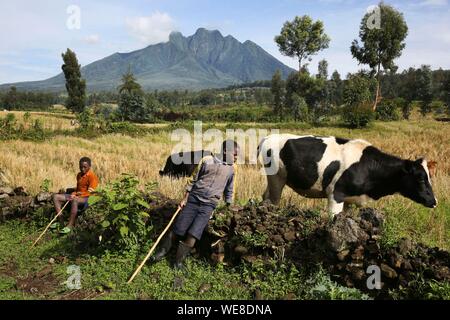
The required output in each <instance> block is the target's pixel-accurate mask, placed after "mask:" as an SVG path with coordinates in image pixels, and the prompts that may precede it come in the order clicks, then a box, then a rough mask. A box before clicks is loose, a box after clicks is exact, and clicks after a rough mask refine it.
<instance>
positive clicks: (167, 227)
mask: <svg viewBox="0 0 450 320" xmlns="http://www.w3.org/2000/svg"><path fill="white" fill-rule="evenodd" d="M180 210H181V207H180V206H179V207H178V209H177V211H175V213H174V214H173V216H172V219H170V221H169V223H168V224H167V226H166V228H165V229H164V231H163V232H162V233H161V234H160V235H159V237H158V239H156V242H155V244H154V245H153V246H152V247H151V249H150V251H149V252H148V254H147V256H146V257H145V258H144V260H143V261H142V263H141V264H140V265H139V267H138V268H137V269H136V271H135V272H134V273H133V275H132V276H131V278H130V280H128V282H127V283H128V284H129V283H131V281H133V279H134V277H136V275H137V274H138V273H139V271H141V269H142V267H143V266H144V264H145V262H147V260H148V258H150V256H151V255H152V253H153V251H154V250H155V248H156V246H157V245H158V243H159V241H161V239H162V237H163V236H164V235H165V234H166V232H167V230H169V228H170V226H171V225H172V223H173V221H174V220H175V217H176V216H177V214H178V213H179V212H180Z"/></svg>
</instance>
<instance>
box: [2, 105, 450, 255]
mask: <svg viewBox="0 0 450 320" xmlns="http://www.w3.org/2000/svg"><path fill="white" fill-rule="evenodd" d="M35 116H42V117H44V118H45V119H46V121H50V123H52V121H55V124H56V123H58V121H60V122H63V123H65V122H66V121H69V120H68V119H60V118H52V116H50V115H41V114H40V115H34V114H33V115H32V118H33V117H35ZM54 119H56V120H54ZM64 125H65V124H63V126H64ZM281 131H282V132H291V133H297V134H317V135H336V136H341V137H347V138H363V139H366V140H368V141H369V142H371V143H372V144H373V145H375V146H376V147H379V148H381V149H382V150H384V151H387V152H390V153H392V154H395V155H398V156H401V157H404V158H411V159H414V158H417V157H419V156H426V157H427V159H433V160H436V161H438V173H437V176H436V177H435V179H434V190H435V193H436V196H437V198H438V200H439V203H440V204H439V206H438V208H437V209H435V210H434V211H433V214H432V215H431V214H430V210H428V209H425V208H423V207H421V206H420V205H418V204H415V203H412V202H411V201H409V200H407V199H404V198H402V197H400V196H393V197H387V198H385V199H382V200H381V201H379V202H377V203H376V204H375V205H376V206H377V207H383V208H385V210H386V211H387V212H389V214H390V215H391V217H392V218H393V219H394V220H393V222H395V223H397V224H400V225H399V230H404V232H405V235H415V234H419V236H418V237H419V238H420V239H421V240H424V241H427V242H428V243H432V244H436V245H439V246H441V247H449V246H450V242H449V240H447V239H448V236H449V235H450V234H449V231H450V227H449V223H450V212H449V211H450V197H449V195H448V193H449V191H450V148H449V145H450V143H449V142H450V126H449V125H448V124H445V123H440V122H436V121H433V120H412V121H409V122H406V121H400V122H392V123H376V124H375V125H374V126H373V127H372V128H369V129H364V130H348V129H344V128H328V127H325V128H314V129H311V130H308V132H305V131H297V130H281ZM173 145H175V143H171V142H170V133H168V132H164V131H161V132H160V133H158V134H154V135H147V136H144V137H140V138H131V137H128V136H123V135H106V136H102V137H99V138H97V139H94V140H86V139H82V138H76V137H65V136H58V137H55V138H53V139H51V140H49V141H45V142H40V143H36V142H27V141H20V140H15V141H7V142H1V144H0V170H2V171H3V176H4V178H5V179H6V180H7V183H8V184H10V185H13V186H18V185H23V186H26V187H27V189H28V190H29V191H30V192H32V193H34V192H37V191H38V190H39V186H40V185H41V183H42V181H43V180H44V179H51V180H52V181H53V189H54V190H55V191H56V190H59V189H60V188H65V187H70V186H73V185H74V183H75V175H76V173H77V165H78V163H77V162H78V159H79V158H80V157H82V156H89V157H91V158H92V159H93V162H94V170H95V172H97V174H98V175H99V177H100V179H101V183H106V182H108V181H111V180H113V179H116V178H117V177H118V176H119V175H120V173H123V172H128V173H134V174H136V175H137V176H138V177H139V179H140V180H141V181H142V182H143V183H144V182H147V181H157V182H158V183H159V186H160V191H161V192H162V193H163V194H165V195H167V196H170V197H172V198H178V199H180V198H181V197H182V194H183V190H184V184H185V180H183V179H182V180H171V179H168V178H161V177H159V174H158V171H159V169H160V168H162V167H163V166H164V161H165V159H166V157H167V156H168V155H169V154H170V153H171V150H172V147H173ZM0 172H1V171H0ZM265 186H266V182H265V177H264V176H261V175H260V174H259V173H258V171H257V169H256V168H255V167H254V166H249V165H245V166H242V167H241V168H240V169H239V175H238V178H237V190H236V197H237V200H240V201H246V200H248V199H250V198H259V199H260V198H261V195H262V193H263V191H264V189H265ZM282 199H283V200H282V205H287V204H295V205H297V206H301V207H309V208H311V207H316V208H320V209H324V208H325V201H324V200H313V199H305V198H303V197H300V196H298V195H297V194H295V193H293V192H292V191H291V190H289V189H288V188H286V189H285V190H284V191H283V198H282ZM408 222H411V225H408ZM400 235H402V234H400V233H399V234H398V236H400Z"/></svg>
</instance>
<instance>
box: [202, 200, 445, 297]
mask: <svg viewBox="0 0 450 320" xmlns="http://www.w3.org/2000/svg"><path fill="white" fill-rule="evenodd" d="M383 224H384V216H383V214H382V213H381V212H380V211H377V210H375V209H371V208H364V209H360V210H359V211H356V212H355V211H353V212H350V213H342V214H339V215H337V216H336V217H335V218H334V219H333V220H329V219H324V218H321V217H320V216H319V214H318V213H316V212H313V211H302V210H298V209H295V208H287V209H278V208H277V207H275V206H272V205H270V204H264V203H262V204H259V205H258V204H249V205H247V206H245V207H240V208H237V209H235V210H234V211H231V210H225V211H223V212H217V213H215V217H214V219H212V220H211V221H210V225H209V228H208V231H207V232H206V236H204V239H202V241H203V242H207V245H206V244H203V247H202V248H203V250H205V249H206V248H208V245H209V247H210V251H209V254H210V258H211V259H212V261H213V262H222V261H226V262H229V263H234V264H235V263H239V262H240V261H245V262H249V263H252V262H254V261H257V260H262V261H264V260H266V259H268V258H276V259H289V260H290V261H292V262H293V263H294V264H296V265H297V266H299V267H305V266H307V265H315V264H317V263H321V264H322V265H323V266H324V267H325V268H326V269H327V270H328V271H329V272H330V274H331V275H332V276H333V278H334V279H335V280H336V281H338V282H340V283H341V284H343V285H346V286H348V287H357V288H359V289H361V290H364V291H368V290H369V288H368V286H367V281H368V279H369V277H370V276H371V275H373V274H374V270H378V271H379V272H380V280H381V282H380V286H381V290H375V291H372V292H371V293H372V294H373V295H375V296H379V297H383V296H384V295H386V294H388V293H387V292H388V290H389V289H398V288H407V287H408V286H409V285H410V283H411V281H413V280H414V279H417V277H420V279H423V280H436V281H450V254H449V252H447V251H443V250H440V249H438V248H429V247H426V246H424V245H422V244H417V243H414V242H412V241H411V240H408V239H402V240H401V241H399V242H398V243H397V244H396V245H395V246H392V247H389V248H385V247H383V246H382V245H381V243H380V239H381V231H382V228H383Z"/></svg>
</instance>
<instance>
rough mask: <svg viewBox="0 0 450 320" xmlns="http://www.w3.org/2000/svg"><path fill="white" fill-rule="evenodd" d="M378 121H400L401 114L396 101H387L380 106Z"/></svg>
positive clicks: (383, 101) (377, 112)
mask: <svg viewBox="0 0 450 320" xmlns="http://www.w3.org/2000/svg"><path fill="white" fill-rule="evenodd" d="M376 118H377V120H382V121H397V120H399V119H400V113H399V109H398V105H397V103H396V101H394V100H390V99H385V100H382V101H381V103H380V104H378V106H377V109H376Z"/></svg>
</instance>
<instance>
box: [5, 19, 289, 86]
mask: <svg viewBox="0 0 450 320" xmlns="http://www.w3.org/2000/svg"><path fill="white" fill-rule="evenodd" d="M129 66H133V73H134V75H135V77H136V79H137V80H138V82H139V83H140V84H141V86H142V87H143V88H144V89H146V90H147V89H152V90H153V89H164V90H169V89H179V88H181V89H201V88H216V87H226V86H228V85H231V84H236V83H243V82H252V81H256V80H268V79H271V78H272V75H273V73H274V72H275V71H276V70H278V69H280V70H281V71H282V74H283V78H286V77H287V76H288V74H289V73H291V72H292V71H293V70H292V69H290V68H289V67H287V66H285V65H284V64H282V63H281V62H280V61H278V60H277V59H276V58H274V57H273V56H271V55H270V54H268V53H267V52H266V51H264V49H262V48H261V47H259V46H258V45H257V44H255V43H254V42H252V41H249V40H247V41H245V42H244V43H241V42H240V41H239V40H237V39H236V38H234V37H233V36H231V35H227V36H226V37H224V36H223V35H222V34H221V33H220V31H218V30H208V29H206V28H199V29H197V30H196V32H195V34H192V35H190V36H184V35H183V34H181V32H179V31H173V32H171V33H170V35H169V41H168V42H165V43H158V44H153V45H149V46H147V47H145V48H143V49H140V50H135V51H132V52H127V53H115V54H112V55H110V56H108V57H106V58H103V59H101V60H98V61H95V62H93V63H91V64H89V65H86V66H84V67H83V68H82V69H81V74H82V76H83V78H85V79H86V83H87V88H88V91H90V92H92V91H104V90H115V89H116V88H117V86H118V85H119V83H120V81H121V77H122V75H123V74H124V73H125V72H127V70H128V68H129ZM105 79H107V80H105ZM8 85H9V86H10V85H11V84H8ZM14 85H15V86H16V87H17V88H18V89H20V90H24V89H25V90H52V91H60V90H61V91H62V90H64V87H65V82H64V75H63V74H62V73H60V74H59V75H57V76H55V77H53V78H50V79H47V80H44V81H38V82H34V83H32V82H24V83H16V84H14ZM2 87H5V85H2V86H0V89H2Z"/></svg>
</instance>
